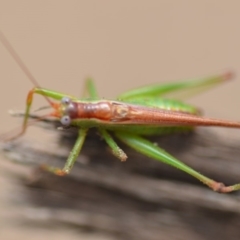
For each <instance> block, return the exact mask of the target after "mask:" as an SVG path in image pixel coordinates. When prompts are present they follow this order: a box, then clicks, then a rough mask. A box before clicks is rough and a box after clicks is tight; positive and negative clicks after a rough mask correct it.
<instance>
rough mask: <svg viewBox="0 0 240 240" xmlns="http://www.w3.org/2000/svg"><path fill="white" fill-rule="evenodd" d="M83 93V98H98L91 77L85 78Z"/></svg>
mask: <svg viewBox="0 0 240 240" xmlns="http://www.w3.org/2000/svg"><path fill="white" fill-rule="evenodd" d="M83 93H84V94H83V96H84V98H87V97H90V98H91V99H98V93H97V89H96V87H95V84H94V82H93V79H91V78H87V79H86V81H85V86H84V91H83Z"/></svg>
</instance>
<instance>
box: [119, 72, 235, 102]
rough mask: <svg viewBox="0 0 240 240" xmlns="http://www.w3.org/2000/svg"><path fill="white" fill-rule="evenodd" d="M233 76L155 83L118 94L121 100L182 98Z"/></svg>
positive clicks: (225, 75) (227, 74) (228, 73)
mask: <svg viewBox="0 0 240 240" xmlns="http://www.w3.org/2000/svg"><path fill="white" fill-rule="evenodd" d="M232 77H233V74H232V73H231V72H226V73H224V74H221V75H216V76H211V77H206V78H202V79H198V80H190V81H187V82H178V83H166V84H155V85H151V86H146V87H142V88H138V89H133V90H132V91H128V92H125V93H123V94H121V95H119V96H118V99H119V100H123V101H124V100H125V101H127V100H134V99H139V98H140V99H144V98H149V97H151V98H153V97H160V96H161V97H165V98H166V97H169V96H168V95H170V96H171V98H173V99H175V100H176V99H178V100H180V99H182V98H183V97H186V96H189V95H193V94H196V93H198V92H201V91H203V90H206V89H208V88H210V87H214V86H215V85H217V84H219V83H222V82H225V81H226V80H229V79H231V78H232Z"/></svg>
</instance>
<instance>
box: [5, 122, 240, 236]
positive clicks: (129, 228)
mask: <svg viewBox="0 0 240 240" xmlns="http://www.w3.org/2000/svg"><path fill="white" fill-rule="evenodd" d="M46 126H48V127H50V128H52V127H51V126H52V125H46ZM48 131H49V130H48ZM50 132H51V133H50V134H51V135H53V136H51V138H55V139H56V142H55V143H52V142H51V141H49V142H46V141H45V142H44V144H37V143H35V142H32V141H30V140H29V139H28V138H24V139H19V140H17V141H15V142H13V143H7V144H3V145H2V146H1V147H2V149H3V150H4V153H5V155H6V156H7V157H8V158H9V159H11V160H14V161H19V162H22V163H25V164H26V166H25V167H22V166H21V167H19V165H17V164H11V165H10V164H9V163H5V164H3V165H2V166H3V168H2V172H3V169H4V175H3V176H2V179H5V180H6V179H8V180H6V184H9V179H11V180H10V181H11V184H10V185H9V186H11V189H10V190H9V192H8V189H7V188H6V187H5V195H4V197H3V199H4V202H5V203H6V202H7V205H8V206H7V207H5V208H4V209H2V210H1V215H2V217H1V218H4V221H5V224H6V222H11V224H12V223H16V222H17V223H18V224H22V225H23V227H24V228H31V227H32V226H34V228H37V229H41V228H46V227H52V228H54V227H55V226H61V227H64V228H70V229H74V230H79V229H81V230H82V231H88V232H89V235H90V236H91V235H93V236H102V235H103V236H104V239H107V238H110V239H131V240H133V239H138V240H139V239H140V240H141V239H148V240H155V239H158V240H159V239H160V240H161V239H205V240H206V239H209V240H210V239H213V238H218V239H226V240H229V239H240V230H239V225H240V198H239V193H235V194H228V195H224V194H218V193H214V192H212V191H211V190H210V189H208V188H207V187H206V186H203V185H202V184H201V183H199V182H198V181H196V180H195V179H193V178H191V177H190V176H187V175H186V174H185V173H182V172H180V171H179V170H176V169H173V168H172V167H170V166H166V165H164V164H162V163H160V162H157V161H154V160H151V159H146V158H145V157H143V156H141V155H140V154H138V153H136V152H134V151H133V150H131V149H129V148H127V147H125V146H124V145H121V146H122V147H123V149H124V150H125V152H126V153H127V154H128V157H129V158H128V160H127V161H126V162H124V163H121V162H120V161H119V160H117V159H116V158H115V157H113V156H112V155H111V153H110V151H109V149H108V147H107V146H106V144H105V142H104V141H102V140H101V139H100V137H99V135H98V134H96V133H95V131H91V132H90V135H89V136H88V138H87V141H86V143H85V144H84V148H83V150H82V152H81V155H80V157H79V159H78V162H77V163H76V164H75V166H74V168H73V171H72V172H71V174H70V175H69V176H67V177H57V176H54V175H52V174H49V173H46V172H44V171H42V170H41V169H40V168H39V167H38V166H39V163H47V164H51V165H55V166H63V164H64V161H65V160H66V158H67V155H68V153H69V151H70V149H71V146H72V144H73V142H74V131H73V132H72V131H71V130H66V131H62V132H59V131H50ZM59 135H60V137H59ZM57 139H58V140H57ZM152 140H153V141H154V142H156V143H157V144H159V146H161V147H163V148H164V149H166V150H167V151H169V152H170V153H171V154H173V155H174V156H176V157H177V158H179V159H181V160H182V161H183V162H185V163H187V164H189V165H191V166H192V167H194V168H195V169H197V170H198V171H200V172H202V173H204V174H206V175H207V176H209V177H211V178H214V179H216V180H219V181H222V182H224V183H227V184H229V183H231V184H232V183H237V182H239V181H240V171H239V169H240V160H239V157H240V143H238V142H236V143H233V142H231V143H229V142H226V141H224V140H221V139H219V138H217V137H216V135H215V134H213V133H212V132H211V131H210V130H206V129H198V130H197V131H196V132H194V133H187V134H175V135H171V136H164V137H158V138H152ZM30 166H31V167H30ZM30 169H32V170H31V171H30V172H31V173H30V174H29V172H28V171H27V170H30ZM9 176H10V177H11V178H10V177H9ZM3 182H4V181H3ZM9 209H12V211H13V210H14V212H12V211H10V210H9ZM26 213H27V214H26ZM96 234H97V235H96Z"/></svg>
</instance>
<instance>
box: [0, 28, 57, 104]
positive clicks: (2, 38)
mask: <svg viewBox="0 0 240 240" xmlns="http://www.w3.org/2000/svg"><path fill="white" fill-rule="evenodd" d="M0 41H1V42H2V44H3V45H4V47H5V48H6V49H7V51H8V52H9V53H10V55H11V56H12V58H13V59H14V60H15V62H16V63H17V65H18V66H19V67H20V68H21V69H22V71H23V72H24V73H25V75H26V76H27V77H28V79H29V80H30V81H31V82H32V83H33V85H34V86H35V87H38V88H41V87H40V85H39V84H38V82H37V80H36V78H35V77H34V76H33V74H32V73H31V72H30V70H29V69H28V68H27V66H26V64H25V63H24V62H23V60H22V59H21V58H20V57H19V55H18V54H17V52H16V51H15V50H14V48H13V47H12V45H11V44H10V42H9V41H8V39H7V38H6V37H5V35H4V34H3V32H2V31H1V30H0ZM43 97H44V98H45V99H46V100H47V102H48V103H49V104H50V105H51V106H52V105H53V103H52V101H51V100H50V99H49V98H48V97H46V96H43Z"/></svg>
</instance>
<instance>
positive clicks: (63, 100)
mask: <svg viewBox="0 0 240 240" xmlns="http://www.w3.org/2000/svg"><path fill="white" fill-rule="evenodd" d="M70 102H71V99H70V98H69V97H63V98H62V100H61V103H62V104H64V105H69V104H70Z"/></svg>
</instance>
